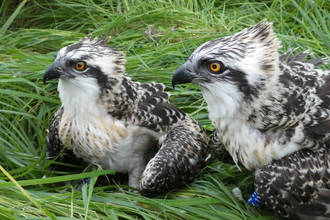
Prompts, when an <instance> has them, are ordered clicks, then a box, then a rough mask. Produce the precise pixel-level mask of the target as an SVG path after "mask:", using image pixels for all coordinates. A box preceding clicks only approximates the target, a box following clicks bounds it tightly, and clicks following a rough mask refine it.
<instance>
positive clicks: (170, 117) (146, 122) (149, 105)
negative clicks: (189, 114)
mask: <svg viewBox="0 0 330 220" xmlns="http://www.w3.org/2000/svg"><path fill="white" fill-rule="evenodd" d="M139 90H140V91H141V94H142V95H141V98H140V100H139V103H138V106H137V108H136V109H135V111H134V113H133V116H132V118H130V120H131V123H133V124H138V125H139V126H142V127H146V128H149V129H151V130H155V131H157V132H158V131H162V130H164V129H166V128H168V127H169V126H171V125H173V124H175V123H177V122H180V121H183V120H185V118H186V114H185V113H184V112H183V111H182V110H181V109H179V108H178V107H176V106H175V105H173V104H171V103H170V102H169V97H170V94H169V93H168V92H166V91H165V85H164V84H162V83H155V82H150V83H145V84H141V85H140V86H139Z"/></svg>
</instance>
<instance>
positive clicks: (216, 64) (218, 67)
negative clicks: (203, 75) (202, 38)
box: [210, 63, 221, 72]
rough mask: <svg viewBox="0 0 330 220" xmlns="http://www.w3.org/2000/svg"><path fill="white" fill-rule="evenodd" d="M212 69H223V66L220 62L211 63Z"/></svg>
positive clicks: (217, 70) (215, 70) (214, 70)
mask: <svg viewBox="0 0 330 220" xmlns="http://www.w3.org/2000/svg"><path fill="white" fill-rule="evenodd" d="M210 69H211V70H212V71H213V72H219V71H220V69H221V66H220V64H219V63H211V64H210Z"/></svg>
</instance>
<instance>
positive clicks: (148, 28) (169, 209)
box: [0, 0, 330, 220]
mask: <svg viewBox="0 0 330 220" xmlns="http://www.w3.org/2000/svg"><path fill="white" fill-rule="evenodd" d="M18 2H20V3H18ZM0 7H1V8H0V14H1V17H0V155H1V156H0V165H1V167H0V168H1V169H3V171H2V172H1V173H0V219H23V218H24V219H259V220H261V219H275V218H276V217H275V216H274V215H272V214H271V213H269V212H267V211H266V210H264V209H259V208H255V207H252V206H250V205H248V204H247V203H246V202H245V201H239V200H237V199H235V198H234V197H233V196H232V194H231V190H232V189H233V187H235V184H234V183H237V184H238V186H239V187H240V189H241V190H242V192H243V197H244V199H245V200H247V199H248V198H249V196H250V195H251V193H252V192H253V191H254V189H253V175H252V174H251V173H250V172H249V171H246V170H244V169H243V172H240V171H239V170H238V169H237V168H236V167H234V166H231V165H228V164H224V163H222V162H220V161H216V160H215V159H213V160H212V163H211V164H210V166H209V167H207V168H205V169H204V170H203V171H202V172H201V173H200V175H199V176H198V178H197V180H196V181H195V182H193V183H192V184H190V185H188V186H187V187H185V188H182V189H179V190H175V191H172V192H170V193H168V194H167V195H163V196H158V197H155V198H152V199H150V198H145V197H142V196H140V195H139V194H138V193H136V192H133V191H131V190H129V187H127V186H125V185H114V184H110V185H109V184H106V185H105V186H99V185H98V184H94V183H95V181H96V180H97V179H98V178H99V177H98V176H99V175H101V174H102V172H103V171H98V168H97V167H89V168H88V171H86V173H83V174H81V173H82V172H83V169H84V167H82V166H81V165H78V164H77V165H69V164H67V165H66V166H68V167H71V168H72V169H70V170H75V172H72V171H62V172H53V171H52V170H51V168H50V164H51V163H57V162H54V161H48V160H46V159H45V152H46V146H45V138H44V136H45V133H46V129H47V127H48V124H49V121H50V119H51V118H52V117H53V114H54V112H55V111H56V110H57V108H58V107H59V105H60V101H59V99H58V94H57V91H56V87H57V83H56V82H51V83H49V84H43V83H42V76H43V73H44V71H45V69H46V68H47V67H48V66H49V65H50V64H51V63H52V61H53V59H54V56H55V54H56V52H57V51H58V50H59V49H60V48H61V47H63V46H66V45H68V44H71V43H74V42H76V41H78V40H79V39H81V38H82V37H84V36H87V35H88V34H91V33H92V34H93V35H94V36H99V37H100V36H103V35H107V36H111V39H110V42H109V43H110V44H111V45H112V46H115V47H117V48H118V49H120V50H122V51H124V52H125V53H126V54H127V66H126V70H127V73H128V74H129V75H130V76H131V77H132V78H133V79H134V80H137V81H140V82H142V83H143V82H150V81H157V82H163V83H164V84H165V85H166V88H167V90H168V91H170V93H171V95H172V96H171V102H172V103H174V104H176V105H177V106H179V107H180V108H181V109H183V110H184V111H186V112H187V113H188V114H189V115H190V116H192V117H194V118H196V119H198V120H199V121H200V122H201V123H202V124H203V125H204V126H205V128H206V129H207V130H208V131H209V132H211V131H212V129H213V127H212V126H211V124H210V121H209V120H208V118H207V111H206V104H205V102H204V101H203V99H202V95H201V93H200V91H199V89H198V87H196V86H195V85H187V86H178V88H177V89H176V90H173V89H172V88H171V77H172V75H173V73H174V71H175V70H176V68H178V67H179V66H180V65H181V64H183V63H184V62H185V60H186V59H187V58H188V56H189V55H190V54H191V53H192V51H193V50H194V49H195V48H196V47H198V46H199V45H200V44H201V43H203V42H206V41H208V40H211V39H214V38H217V37H222V36H227V35H230V34H233V33H235V32H238V31H240V30H241V29H243V28H246V27H249V26H251V25H254V24H256V23H258V22H259V21H261V20H263V19H267V20H268V21H272V22H273V23H274V28H275V31H276V32H277V33H278V37H279V38H280V40H281V41H282V45H283V47H282V48H281V52H285V51H287V50H288V49H290V48H296V47H298V48H299V49H298V51H302V50H306V49H310V50H311V51H313V52H315V54H314V55H313V56H315V57H324V56H327V55H328V54H329V51H330V44H329V42H330V33H329V27H330V20H329V17H330V13H329V8H330V3H329V1H310V0H306V1H295V0H292V1H291V0H290V1H288V0H282V1H279V0H278V1H276V0H275V1H259V2H252V1H248V0H245V1H214V0H194V1H193V0H188V1H185V0H170V1H156V0H155V1H153V0H147V1H142V0H123V1H119V0H118V1H106V0H94V1H92V0H76V1H73V0H67V1H64V0H54V1H42V0H30V1H12V0H4V1H2V3H0ZM105 172H111V171H105ZM86 176H90V177H91V182H90V184H89V185H87V184H85V185H84V186H83V187H82V188H81V189H80V190H77V189H76V188H74V186H75V185H76V184H77V183H78V182H79V179H81V178H84V177H86ZM44 177H46V178H44ZM69 180H70V181H72V184H70V185H63V184H62V185H61V184H57V183H58V182H64V181H69ZM18 186H22V187H23V188H21V187H18Z"/></svg>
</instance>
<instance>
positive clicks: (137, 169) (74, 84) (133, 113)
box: [44, 36, 209, 196]
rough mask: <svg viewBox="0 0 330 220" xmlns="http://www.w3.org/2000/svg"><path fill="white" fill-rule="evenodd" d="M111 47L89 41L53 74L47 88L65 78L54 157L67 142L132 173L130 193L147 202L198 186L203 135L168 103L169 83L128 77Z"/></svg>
mask: <svg viewBox="0 0 330 220" xmlns="http://www.w3.org/2000/svg"><path fill="white" fill-rule="evenodd" d="M107 41H108V38H102V39H97V38H95V39H92V37H91V36H90V37H88V38H84V39H83V40H81V41H79V42H78V43H75V44H72V45H69V46H67V47H64V48H62V49H61V50H60V51H59V52H58V53H57V56H56V58H55V60H54V62H53V64H52V65H51V66H49V67H48V69H47V70H46V72H45V74H44V82H46V81H47V80H51V79H56V78H59V82H58V91H59V96H60V99H61V102H62V107H61V108H60V109H59V110H58V112H57V113H56V115H55V117H54V118H53V120H52V121H51V124H50V126H49V133H48V137H47V140H48V141H47V142H48V143H47V146H48V156H49V157H54V156H57V155H58V154H59V153H60V152H61V150H62V149H63V147H64V145H65V144H66V143H67V149H69V150H72V151H73V153H74V154H75V155H76V156H77V157H78V158H82V159H83V160H85V161H86V162H89V163H94V164H99V165H100V166H102V167H103V169H114V170H116V171H117V172H120V173H128V175H129V181H128V184H129V186H131V187H134V188H139V189H140V190H141V194H143V195H146V196H153V195H156V194H159V193H162V192H168V191H169V190H171V189H173V188H177V187H180V186H183V185H184V184H186V183H189V182H191V181H192V180H193V179H194V177H195V176H196V174H197V173H198V172H199V171H200V170H201V169H202V168H203V167H204V166H205V165H206V161H205V160H206V158H208V147H207V144H208V140H209V138H208V136H207V135H206V132H205V130H204V128H203V127H202V126H201V125H200V124H198V123H197V122H196V121H195V120H193V119H190V118H189V117H188V116H187V115H186V114H185V113H184V112H183V111H181V110H180V109H178V108H177V107H175V106H174V105H172V104H170V103H169V94H168V93H167V92H164V88H165V86H164V85H163V84H159V83H153V82H152V83H148V84H140V83H138V82H133V81H132V80H131V79H130V78H129V77H128V76H127V75H125V67H124V65H125V62H126V60H125V56H124V54H123V53H122V52H119V51H117V50H115V49H114V48H112V47H110V46H107V45H106V43H107ZM151 158H152V159H151ZM150 159H151V160H150Z"/></svg>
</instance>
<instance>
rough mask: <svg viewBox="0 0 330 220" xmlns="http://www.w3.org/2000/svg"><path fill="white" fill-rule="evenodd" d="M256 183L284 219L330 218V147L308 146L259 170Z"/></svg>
mask: <svg viewBox="0 0 330 220" xmlns="http://www.w3.org/2000/svg"><path fill="white" fill-rule="evenodd" d="M255 187H256V190H257V192H258V194H259V196H260V197H261V199H262V200H263V201H264V202H265V204H266V205H267V207H268V209H270V210H272V211H274V212H275V213H276V214H277V215H278V216H280V217H281V218H283V219H308V220H314V219H330V148H329V147H328V148H321V149H319V150H315V151H313V150H309V149H304V150H300V151H297V152H295V153H293V154H290V155H287V156H285V157H283V158H281V159H279V160H275V161H273V162H272V163H271V164H270V165H267V166H265V167H263V168H262V169H261V170H260V171H259V172H257V173H256V178H255Z"/></svg>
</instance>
